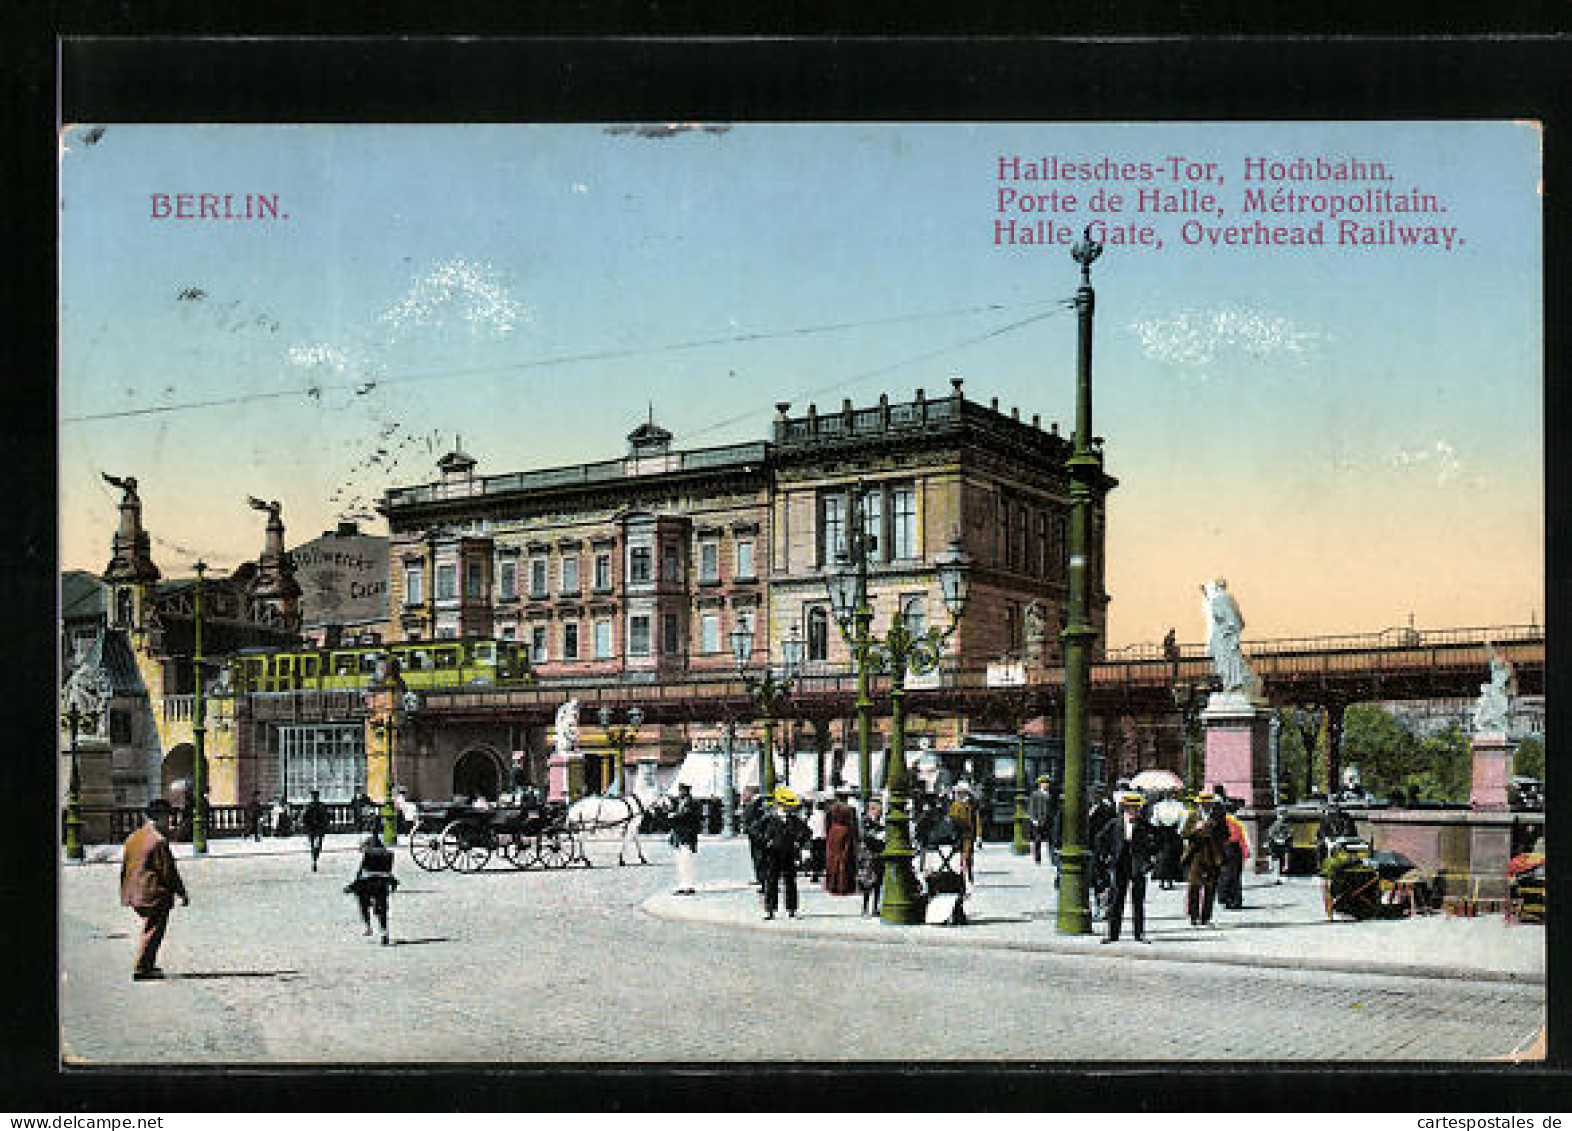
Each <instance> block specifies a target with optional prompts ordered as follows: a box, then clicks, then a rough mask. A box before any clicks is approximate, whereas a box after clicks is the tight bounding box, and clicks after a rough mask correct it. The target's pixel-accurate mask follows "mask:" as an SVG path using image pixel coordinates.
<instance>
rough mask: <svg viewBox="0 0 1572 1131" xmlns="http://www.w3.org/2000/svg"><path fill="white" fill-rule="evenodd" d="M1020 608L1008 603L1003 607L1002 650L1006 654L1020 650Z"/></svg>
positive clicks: (1013, 603)
mask: <svg viewBox="0 0 1572 1131" xmlns="http://www.w3.org/2000/svg"><path fill="white" fill-rule="evenodd" d="M1021 628H1022V626H1021V606H1020V604H1019V602H1016V601H1010V602H1008V603H1007V604H1006V605H1005V606H1004V648H1005V651H1007V652H1019V651H1020V650H1021Z"/></svg>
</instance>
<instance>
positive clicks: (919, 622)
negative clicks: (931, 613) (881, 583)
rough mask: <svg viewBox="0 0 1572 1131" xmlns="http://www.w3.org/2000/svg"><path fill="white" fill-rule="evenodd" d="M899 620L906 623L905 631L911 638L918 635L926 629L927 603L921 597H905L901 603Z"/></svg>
mask: <svg viewBox="0 0 1572 1131" xmlns="http://www.w3.org/2000/svg"><path fill="white" fill-rule="evenodd" d="M901 619H902V620H904V621H905V622H906V631H907V632H909V633H911V634H912V635H913V636H917V635H920V634H921V633H922V631H923V629H924V628H926V627H927V621H928V602H927V600H926V598H924V597H922V596H921V595H918V596H915V597H907V598H905V599H904V600H902V601H901Z"/></svg>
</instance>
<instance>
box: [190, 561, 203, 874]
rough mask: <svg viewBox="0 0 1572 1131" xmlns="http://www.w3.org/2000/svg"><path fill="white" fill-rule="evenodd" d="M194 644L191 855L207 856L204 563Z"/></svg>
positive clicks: (199, 574)
mask: <svg viewBox="0 0 1572 1131" xmlns="http://www.w3.org/2000/svg"><path fill="white" fill-rule="evenodd" d="M196 578H197V580H196V618H195V619H196V641H195V645H194V647H193V648H192V652H193V655H192V657H191V665H192V668H193V669H194V673H195V676H196V698H195V700H194V701H193V703H192V707H191V745H192V746H194V747H195V748H196V755H195V757H194V758H192V761H191V851H192V852H194V853H195V854H196V855H198V856H202V855H205V854H206V853H207V698H206V694H205V692H204V689H203V684H204V683H205V682H206V680H205V678H204V673H203V671H202V669H203V667H204V666H205V665H206V661H205V659H204V658H203V656H202V597H203V593H204V591H205V590H206V588H207V563H206V562H203V561H199V562H197V564H196Z"/></svg>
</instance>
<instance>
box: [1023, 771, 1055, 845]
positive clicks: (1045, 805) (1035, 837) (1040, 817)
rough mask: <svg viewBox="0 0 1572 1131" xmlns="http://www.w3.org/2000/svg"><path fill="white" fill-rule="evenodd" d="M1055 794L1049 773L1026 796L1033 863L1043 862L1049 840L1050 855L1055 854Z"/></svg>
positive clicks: (1039, 779)
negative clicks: (1051, 786) (1049, 780)
mask: <svg viewBox="0 0 1572 1131" xmlns="http://www.w3.org/2000/svg"><path fill="white" fill-rule="evenodd" d="M1055 808H1056V806H1055V805H1054V796H1053V793H1052V791H1051V790H1050V789H1049V782H1048V777H1047V775H1046V774H1045V775H1043V776H1042V777H1040V778H1038V779H1037V788H1036V789H1034V790H1033V791H1032V792H1031V793H1030V794H1029V795H1028V796H1027V798H1026V821H1027V831H1028V832H1029V833H1030V835H1031V841H1032V863H1033V864H1041V863H1042V862H1043V842H1044V841H1048V855H1049V858H1050V859H1052V856H1053V840H1052V836H1053V817H1054V809H1055Z"/></svg>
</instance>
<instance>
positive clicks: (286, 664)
mask: <svg viewBox="0 0 1572 1131" xmlns="http://www.w3.org/2000/svg"><path fill="white" fill-rule="evenodd" d="M291 663H292V661H291V660H290V658H289V657H288V656H280V657H279V658H278V674H279V675H280V676H286V675H288V674H289V670H290V665H291Z"/></svg>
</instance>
